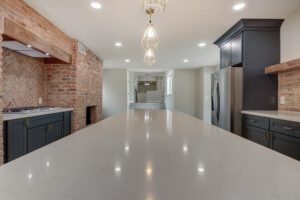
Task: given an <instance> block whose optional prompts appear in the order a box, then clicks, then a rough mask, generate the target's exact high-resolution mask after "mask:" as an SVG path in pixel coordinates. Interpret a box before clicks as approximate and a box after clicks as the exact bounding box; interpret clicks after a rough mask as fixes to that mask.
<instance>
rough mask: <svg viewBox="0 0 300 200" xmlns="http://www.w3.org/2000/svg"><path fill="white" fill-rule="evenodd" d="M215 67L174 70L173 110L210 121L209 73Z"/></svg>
mask: <svg viewBox="0 0 300 200" xmlns="http://www.w3.org/2000/svg"><path fill="white" fill-rule="evenodd" d="M216 70H217V67H203V68H199V69H186V70H175V72H174V74H175V76H174V110H177V111H180V112H183V113H186V114H189V115H192V116H194V117H197V118H199V119H201V120H203V121H205V122H207V123H211V74H212V73H213V72H215V71H216Z"/></svg>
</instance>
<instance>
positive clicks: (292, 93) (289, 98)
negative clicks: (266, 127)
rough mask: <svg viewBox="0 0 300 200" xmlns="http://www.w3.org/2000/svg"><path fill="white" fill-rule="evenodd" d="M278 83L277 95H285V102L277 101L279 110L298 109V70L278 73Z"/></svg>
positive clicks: (299, 109) (299, 97) (299, 84)
mask: <svg viewBox="0 0 300 200" xmlns="http://www.w3.org/2000/svg"><path fill="white" fill-rule="evenodd" d="M278 84H279V87H278V88H279V90H278V97H279V98H280V97H282V96H284V97H285V104H280V103H279V110H284V111H300V70H297V71H293V72H287V73H283V74H279V75H278ZM278 102H280V101H278Z"/></svg>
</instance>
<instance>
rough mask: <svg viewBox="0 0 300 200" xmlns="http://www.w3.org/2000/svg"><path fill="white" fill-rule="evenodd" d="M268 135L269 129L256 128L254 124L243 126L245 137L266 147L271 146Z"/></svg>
mask: <svg viewBox="0 0 300 200" xmlns="http://www.w3.org/2000/svg"><path fill="white" fill-rule="evenodd" d="M267 135H268V131H267V130H265V129H260V128H255V127H252V126H244V127H243V137H245V138H247V139H248V140H251V141H253V142H255V143H258V144H260V145H263V146H265V147H269V141H268V139H267Z"/></svg>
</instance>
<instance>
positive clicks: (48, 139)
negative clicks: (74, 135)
mask: <svg viewBox="0 0 300 200" xmlns="http://www.w3.org/2000/svg"><path fill="white" fill-rule="evenodd" d="M70 133H71V112H65V113H57V114H49V115H43V116H37V117H31V118H27V119H17V120H11V121H6V122H4V138H5V139H4V141H5V144H4V146H5V162H10V161H12V160H14V159H16V158H18V157H20V156H23V155H25V154H27V153H30V152H32V151H35V150H37V149H39V148H41V147H43V146H45V145H47V144H50V143H52V142H55V141H57V140H59V139H61V138H62V137H65V136H67V135H69V134H70Z"/></svg>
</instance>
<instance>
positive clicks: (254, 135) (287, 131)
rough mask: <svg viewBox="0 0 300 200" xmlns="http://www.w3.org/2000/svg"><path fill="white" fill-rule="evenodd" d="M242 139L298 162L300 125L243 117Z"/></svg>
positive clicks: (256, 117) (299, 154)
mask: <svg viewBox="0 0 300 200" xmlns="http://www.w3.org/2000/svg"><path fill="white" fill-rule="evenodd" d="M243 137H245V138H247V139H249V140H251V141H253V142H256V143H258V144H260V145H263V146H265V147H268V148H270V149H273V150H274V151H277V152H279V153H282V154H284V155H287V156H289V157H292V158H295V159H297V160H300V123H296V122H290V121H284V120H277V119H269V118H264V117H258V116H253V115H243Z"/></svg>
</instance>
